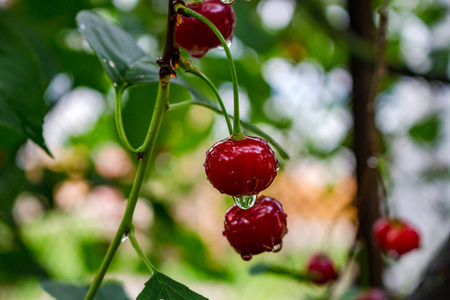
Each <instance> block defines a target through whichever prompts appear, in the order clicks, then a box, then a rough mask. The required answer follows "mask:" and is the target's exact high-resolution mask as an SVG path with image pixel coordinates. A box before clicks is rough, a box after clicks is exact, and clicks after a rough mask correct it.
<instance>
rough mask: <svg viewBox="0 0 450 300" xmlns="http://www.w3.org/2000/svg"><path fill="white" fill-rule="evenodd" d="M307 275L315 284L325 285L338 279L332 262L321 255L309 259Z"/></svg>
mask: <svg viewBox="0 0 450 300" xmlns="http://www.w3.org/2000/svg"><path fill="white" fill-rule="evenodd" d="M308 274H309V275H310V276H311V280H312V282H314V283H317V284H325V283H328V282H330V281H333V280H336V279H337V278H338V275H337V272H336V269H335V268H334V266H333V261H332V260H331V259H330V258H329V257H328V256H327V255H325V254H323V253H319V254H315V255H313V256H312V257H311V259H310V261H309V263H308Z"/></svg>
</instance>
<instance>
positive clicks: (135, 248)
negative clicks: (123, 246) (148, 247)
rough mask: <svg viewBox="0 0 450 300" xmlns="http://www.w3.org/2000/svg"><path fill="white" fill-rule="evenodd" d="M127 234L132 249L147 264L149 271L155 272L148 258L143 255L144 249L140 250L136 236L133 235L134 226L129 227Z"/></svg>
mask: <svg viewBox="0 0 450 300" xmlns="http://www.w3.org/2000/svg"><path fill="white" fill-rule="evenodd" d="M128 236H129V238H130V242H131V245H133V248H134V250H135V251H136V253H137V254H138V255H139V257H140V258H141V260H142V261H143V262H144V264H145V265H146V266H147V268H148V270H149V271H150V272H156V268H155V267H154V266H153V265H152V263H151V262H150V261H149V260H148V258H147V256H145V254H144V251H142V248H141V247H140V246H139V243H138V241H137V240H136V236H135V235H134V226H133V227H131V230H130V234H129V235H128Z"/></svg>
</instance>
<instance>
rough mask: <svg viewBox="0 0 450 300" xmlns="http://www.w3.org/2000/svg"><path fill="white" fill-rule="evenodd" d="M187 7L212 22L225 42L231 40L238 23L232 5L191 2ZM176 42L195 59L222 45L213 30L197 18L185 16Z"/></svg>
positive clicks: (216, 1)
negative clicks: (235, 25)
mask: <svg viewBox="0 0 450 300" xmlns="http://www.w3.org/2000/svg"><path fill="white" fill-rule="evenodd" d="M186 7H188V8H190V9H192V10H194V11H196V12H198V13H200V14H201V15H203V16H204V17H206V18H207V19H208V20H210V21H211V22H212V23H213V24H214V25H215V26H216V27H217V29H219V31H220V33H222V35H223V37H224V39H225V40H227V41H228V40H230V39H231V37H232V35H233V30H234V24H235V22H236V16H235V14H234V10H233V7H232V6H231V5H224V4H222V3H220V1H219V0H205V1H202V2H199V3H194V2H190V3H188V4H187V5H186ZM175 40H176V42H177V44H178V45H179V46H181V47H183V48H185V49H186V50H187V51H188V52H189V54H190V55H191V56H192V57H195V58H201V57H203V56H204V55H205V54H206V53H207V52H208V51H209V50H211V49H213V48H216V47H217V46H219V45H220V41H219V39H218V38H217V37H216V35H215V34H214V32H213V31H212V30H211V28H209V27H208V26H207V25H206V24H204V23H203V22H202V21H200V20H198V19H196V18H193V17H185V16H181V23H179V24H178V26H177V28H176V33H175Z"/></svg>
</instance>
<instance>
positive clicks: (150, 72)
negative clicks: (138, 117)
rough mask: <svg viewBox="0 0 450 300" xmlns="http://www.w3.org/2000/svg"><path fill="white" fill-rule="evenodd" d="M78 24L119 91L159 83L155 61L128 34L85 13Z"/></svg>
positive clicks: (78, 16)
mask: <svg viewBox="0 0 450 300" xmlns="http://www.w3.org/2000/svg"><path fill="white" fill-rule="evenodd" d="M77 23H78V28H79V29H80V31H81V34H82V35H83V36H84V37H85V38H86V40H87V41H88V43H89V45H90V46H91V48H92V49H93V50H94V52H95V53H96V54H97V56H98V58H99V59H100V61H101V63H102V64H103V67H104V68H105V70H106V73H107V74H108V76H109V77H110V78H111V81H112V82H113V85H114V87H115V88H116V89H117V88H120V87H129V86H133V85H137V84H143V83H152V82H157V81H159V67H158V65H157V64H156V63H155V59H154V58H152V57H150V56H149V55H148V54H146V53H145V52H144V51H142V49H141V48H139V46H138V44H137V42H136V40H135V39H134V38H133V37H132V36H131V35H130V34H128V33H127V32H126V31H124V30H123V29H121V28H120V27H118V26H116V25H114V24H111V23H109V22H107V21H106V20H104V19H102V18H101V17H99V16H98V15H96V14H95V13H93V12H91V11H86V10H85V11H81V12H80V13H78V15H77Z"/></svg>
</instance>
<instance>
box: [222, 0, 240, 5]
mask: <svg viewBox="0 0 450 300" xmlns="http://www.w3.org/2000/svg"><path fill="white" fill-rule="evenodd" d="M219 1H220V3H222V4H226V5H231V4H233V3H234V2H236V0H219Z"/></svg>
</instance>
